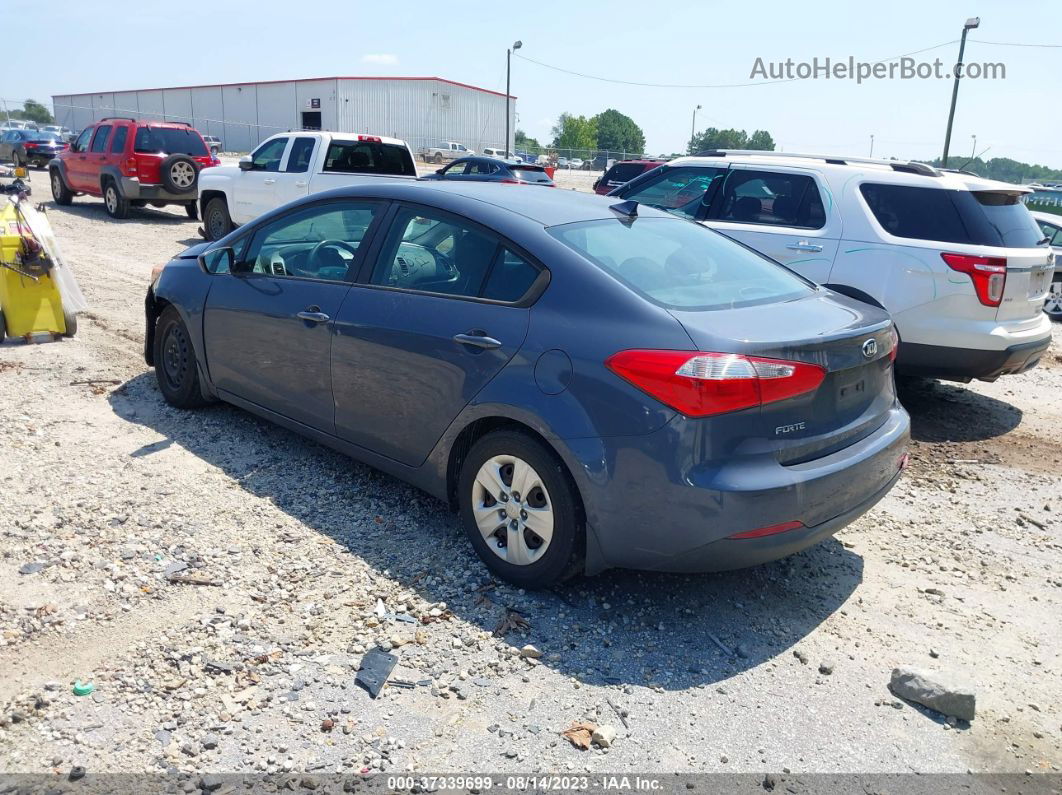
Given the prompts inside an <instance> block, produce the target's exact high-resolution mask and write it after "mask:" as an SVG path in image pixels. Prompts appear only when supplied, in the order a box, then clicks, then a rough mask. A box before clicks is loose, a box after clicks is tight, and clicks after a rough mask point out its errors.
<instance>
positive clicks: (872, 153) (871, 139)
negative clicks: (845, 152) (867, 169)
mask: <svg viewBox="0 0 1062 795" xmlns="http://www.w3.org/2000/svg"><path fill="white" fill-rule="evenodd" d="M873 156H874V133H871V134H870V157H873Z"/></svg>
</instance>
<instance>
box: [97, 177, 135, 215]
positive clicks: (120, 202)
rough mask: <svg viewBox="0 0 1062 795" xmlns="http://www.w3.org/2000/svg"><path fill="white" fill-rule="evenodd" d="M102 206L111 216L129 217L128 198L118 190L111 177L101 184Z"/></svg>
mask: <svg viewBox="0 0 1062 795" xmlns="http://www.w3.org/2000/svg"><path fill="white" fill-rule="evenodd" d="M103 206H104V207H106V209H107V215H109V216H110V217H111V218H117V219H118V220H121V219H123V218H128V217H129V200H128V199H127V198H125V196H123V195H122V192H121V191H120V190H118V186H117V185H116V184H115V182H114V180H113V179H110V180H107V182H106V183H104V185H103Z"/></svg>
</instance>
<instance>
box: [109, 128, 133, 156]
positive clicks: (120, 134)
mask: <svg viewBox="0 0 1062 795" xmlns="http://www.w3.org/2000/svg"><path fill="white" fill-rule="evenodd" d="M128 136H129V128H128V127H115V128H114V137H113V138H112V139H111V152H115V153H120V152H124V151H125V139H126V138H127V137H128Z"/></svg>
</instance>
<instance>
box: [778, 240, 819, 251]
mask: <svg viewBox="0 0 1062 795" xmlns="http://www.w3.org/2000/svg"><path fill="white" fill-rule="evenodd" d="M786 248H791V249H793V251H822V246H820V245H819V244H818V243H809V242H808V241H806V240H798V241H797V242H796V243H790V244H789V245H788V246H786Z"/></svg>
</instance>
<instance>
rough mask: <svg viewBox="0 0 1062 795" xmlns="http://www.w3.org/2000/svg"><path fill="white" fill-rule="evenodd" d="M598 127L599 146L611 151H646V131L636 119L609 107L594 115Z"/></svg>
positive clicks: (593, 120)
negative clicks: (644, 131)
mask: <svg viewBox="0 0 1062 795" xmlns="http://www.w3.org/2000/svg"><path fill="white" fill-rule="evenodd" d="M590 121H592V122H593V123H594V124H595V125H596V127H597V148H598V149H604V150H607V151H609V152H628V153H631V154H640V153H642V152H644V151H645V133H643V132H642V128H641V127H639V126H638V125H637V124H635V123H634V119H632V118H631V117H630V116H625V115H624V114H622V113H620V112H619V111H618V110H614V109H612V108H609V109H608V110H604V111H602V112H601V113H599V114H597V115H596V116H594V117H593V118H592V119H591V120H590Z"/></svg>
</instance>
